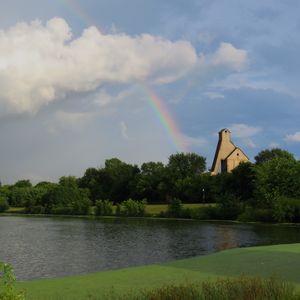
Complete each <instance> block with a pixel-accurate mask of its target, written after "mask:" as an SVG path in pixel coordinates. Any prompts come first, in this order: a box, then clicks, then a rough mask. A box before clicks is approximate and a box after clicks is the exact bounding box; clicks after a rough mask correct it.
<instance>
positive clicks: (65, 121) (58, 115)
mask: <svg viewBox="0 0 300 300" xmlns="http://www.w3.org/2000/svg"><path fill="white" fill-rule="evenodd" d="M94 117H95V114H94V113H90V112H67V111H62V110H59V111H57V112H55V114H54V118H53V119H52V120H51V122H47V124H46V126H47V128H48V132H50V133H57V132H59V131H60V130H62V129H63V130H68V129H71V130H75V131H78V130H81V129H82V128H83V127H84V126H86V125H87V123H88V122H90V121H92V120H93V118H94Z"/></svg>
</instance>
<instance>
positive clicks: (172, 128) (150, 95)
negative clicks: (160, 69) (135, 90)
mask: <svg viewBox="0 0 300 300" xmlns="http://www.w3.org/2000/svg"><path fill="white" fill-rule="evenodd" d="M142 87H143V89H144V90H145V91H146V95H147V100H148V102H149V104H150V107H151V108H152V110H153V111H154V113H155V115H156V116H157V118H158V120H159V122H160V124H161V125H162V127H163V128H164V130H165V132H166V133H167V135H168V137H169V139H170V140H171V142H172V143H173V145H174V146H175V149H176V151H177V152H185V153H187V152H189V149H188V146H187V141H186V140H185V138H184V135H183V134H182V132H181V131H180V129H179V127H178V126H177V124H176V122H175V119H174V117H173V116H172V115H171V113H170V112H169V110H168V108H167V106H166V105H165V103H164V101H163V100H161V99H160V98H159V97H158V95H157V94H156V93H155V92H154V90H153V89H150V88H149V87H148V86H147V85H146V84H142Z"/></svg>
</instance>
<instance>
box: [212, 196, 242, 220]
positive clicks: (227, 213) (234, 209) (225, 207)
mask: <svg viewBox="0 0 300 300" xmlns="http://www.w3.org/2000/svg"><path fill="white" fill-rule="evenodd" d="M218 202H219V203H218V205H217V216H216V217H217V219H223V220H236V219H237V218H238V216H239V214H240V213H241V212H242V205H241V203H240V201H239V199H238V198H236V197H235V196H234V195H232V194H225V195H223V196H222V198H220V199H219V201H218Z"/></svg>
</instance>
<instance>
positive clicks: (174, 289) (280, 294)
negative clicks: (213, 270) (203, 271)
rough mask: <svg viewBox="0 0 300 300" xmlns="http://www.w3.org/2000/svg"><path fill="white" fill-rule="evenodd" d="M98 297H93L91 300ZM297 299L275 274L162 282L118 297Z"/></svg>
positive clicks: (138, 299)
mask: <svg viewBox="0 0 300 300" xmlns="http://www.w3.org/2000/svg"><path fill="white" fill-rule="evenodd" d="M96 299H100V298H94V300H96ZM182 299H184V300H300V294H299V293H297V292H295V289H294V286H293V285H292V284H290V283H288V282H284V281H281V280H279V279H278V278H275V277H270V278H266V279H265V278H255V277H254V278H253V277H238V278H232V279H220V280H216V281H205V282H202V283H198V284H197V283H188V284H181V285H166V286H163V287H161V288H156V289H153V290H150V291H140V292H137V293H136V294H128V295H125V296H121V297H119V300H182Z"/></svg>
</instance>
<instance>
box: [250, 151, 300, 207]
mask: <svg viewBox="0 0 300 300" xmlns="http://www.w3.org/2000/svg"><path fill="white" fill-rule="evenodd" d="M278 196H285V197H288V198H299V197H300V162H299V161H296V160H295V159H294V158H292V157H278V156H277V157H274V158H273V159H271V160H269V161H267V162H265V163H263V164H261V165H259V166H258V167H257V186H256V199H257V200H258V201H260V205H261V206H266V207H273V202H274V201H275V200H276V198H277V197H278Z"/></svg>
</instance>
